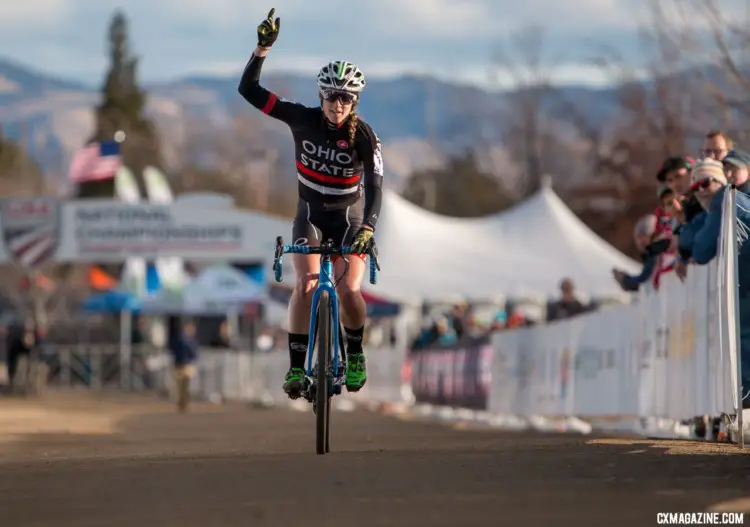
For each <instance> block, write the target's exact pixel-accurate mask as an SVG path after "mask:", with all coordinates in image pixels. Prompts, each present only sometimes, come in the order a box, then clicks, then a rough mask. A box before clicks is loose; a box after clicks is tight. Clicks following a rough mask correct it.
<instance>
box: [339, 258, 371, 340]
mask: <svg viewBox="0 0 750 527" xmlns="http://www.w3.org/2000/svg"><path fill="white" fill-rule="evenodd" d="M346 258H347V259H348V260H349V266H348V267H349V268H348V270H347V265H346V261H345V260H344V259H343V258H338V259H337V260H336V262H335V263H334V274H335V276H336V279H337V280H339V282H338V286H337V287H336V293H337V294H338V297H339V305H340V306H341V323H342V324H343V325H344V327H345V328H352V329H356V328H361V327H362V326H364V325H365V319H366V318H367V305H366V304H365V299H364V298H362V279H363V277H364V275H365V261H364V260H363V259H362V258H360V257H358V256H347V257H346ZM345 270H346V274H344V271H345Z"/></svg>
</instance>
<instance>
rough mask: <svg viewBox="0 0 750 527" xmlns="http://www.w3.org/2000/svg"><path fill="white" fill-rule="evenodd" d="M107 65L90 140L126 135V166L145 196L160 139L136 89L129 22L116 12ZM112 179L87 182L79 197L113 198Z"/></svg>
mask: <svg viewBox="0 0 750 527" xmlns="http://www.w3.org/2000/svg"><path fill="white" fill-rule="evenodd" d="M108 42H109V55H110V66H109V71H108V72H107V77H106V80H105V82H104V86H103V87H102V102H101V104H100V105H99V106H98V107H97V108H96V110H95V113H96V130H95V132H94V134H93V136H92V137H91V139H90V141H91V142H93V141H103V140H112V139H113V138H114V136H115V133H116V132H117V131H119V130H122V131H123V132H125V134H126V139H125V142H124V143H123V144H122V155H123V160H124V163H125V165H126V166H127V167H128V168H129V169H130V170H132V171H133V174H135V176H136V180H137V181H138V184H139V186H140V187H141V194H142V195H145V187H144V184H143V181H142V175H141V174H142V172H143V169H144V168H145V167H146V166H148V165H152V166H156V167H159V166H160V165H161V160H160V157H161V156H160V148H159V138H158V134H157V131H156V126H155V125H154V123H153V122H152V121H151V120H150V119H149V118H148V117H147V116H146V115H145V107H146V99H147V97H146V94H145V92H144V91H143V90H142V89H141V88H140V87H139V86H138V82H137V70H138V59H137V58H136V57H134V56H133V55H132V53H131V50H130V42H129V38H128V20H127V18H126V16H125V14H124V13H122V12H120V11H117V12H116V13H115V14H114V16H113V17H112V22H111V23H110V26H109V35H108ZM114 194H115V189H114V180H108V181H100V182H90V183H84V184H81V185H79V187H78V196H79V197H82V198H85V197H92V198H95V197H99V198H104V197H107V198H109V197H113V196H114Z"/></svg>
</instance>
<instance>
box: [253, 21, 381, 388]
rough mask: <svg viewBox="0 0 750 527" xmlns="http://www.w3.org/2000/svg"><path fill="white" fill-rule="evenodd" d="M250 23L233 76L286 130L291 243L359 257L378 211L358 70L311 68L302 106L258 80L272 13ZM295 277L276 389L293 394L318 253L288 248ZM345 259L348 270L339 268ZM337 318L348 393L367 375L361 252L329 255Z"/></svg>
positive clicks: (376, 156)
mask: <svg viewBox="0 0 750 527" xmlns="http://www.w3.org/2000/svg"><path fill="white" fill-rule="evenodd" d="M274 12H275V10H274V9H271V11H270V12H269V13H268V18H266V20H264V21H263V22H262V23H261V24H260V25H259V26H258V46H257V47H256V48H255V51H254V52H253V56H252V57H251V58H250V62H248V64H247V67H246V68H245V72H244V73H243V74H242V79H241V80H240V86H239V92H240V94H241V95H242V96H243V97H244V98H245V100H247V101H248V102H249V103H250V104H252V105H253V106H255V107H256V108H258V109H259V110H261V111H262V112H263V113H265V114H267V115H270V116H271V117H273V118H275V119H278V120H280V121H283V122H284V123H286V124H287V125H288V126H289V128H290V129H291V131H292V136H293V138H294V146H295V157H296V162H297V179H298V181H299V184H298V189H299V203H298V206H297V215H296V218H295V219H294V225H293V227H292V238H293V239H294V243H295V244H297V245H304V244H309V245H319V244H320V242H321V241H324V240H328V239H332V240H333V241H334V243H337V244H340V245H351V246H352V248H353V249H354V251H355V252H356V253H358V254H359V255H360V256H361V255H362V254H363V253H366V252H367V250H368V249H369V246H370V243H371V239H372V236H373V232H374V231H375V224H376V222H377V219H378V215H379V213H380V203H381V198H382V190H381V188H382V180H383V159H382V155H381V148H380V140H379V139H378V137H377V135H375V132H374V131H373V130H372V128H370V126H369V125H368V124H367V123H365V122H364V121H363V120H361V119H360V118H359V117H358V116H357V113H356V108H357V103H358V102H359V97H360V95H361V93H362V90H363V89H364V87H365V77H364V75H363V74H362V72H361V71H360V70H359V68H357V66H355V65H354V64H351V63H349V62H343V61H335V62H331V63H329V64H327V65H325V66H323V68H322V69H321V70H320V72H319V73H318V90H319V92H318V94H319V97H320V106H318V107H314V108H309V107H306V106H303V105H301V104H297V103H294V102H290V101H286V100H284V99H282V98H281V97H278V96H277V95H276V94H274V93H271V92H269V91H268V90H266V89H265V88H263V87H262V86H261V85H260V82H259V81H260V70H261V67H262V66H263V61H264V60H265V56H266V55H267V54H268V51H269V50H270V49H271V46H273V44H274V42H276V38H277V37H278V35H279V25H280V22H281V21H280V19H278V18H277V19H276V20H274V19H273V15H274ZM293 256H294V260H293V262H294V270H295V272H296V275H297V282H296V283H295V286H294V292H293V293H292V298H291V300H290V302H289V360H290V367H289V371H288V372H287V374H286V377H285V378H284V391H285V392H286V393H287V395H288V396H289V397H290V398H292V399H296V398H298V397H299V396H300V395H301V392H302V389H303V387H304V378H305V373H304V363H305V357H306V354H307V342H308V338H309V335H308V331H309V323H310V308H311V303H312V295H313V292H314V291H315V287H316V285H317V274H318V273H319V271H320V260H319V257H318V256H315V255H302V254H295V255H293ZM347 263H348V271H347ZM334 270H335V273H336V276H337V277H339V276H341V275H342V274H343V275H344V276H343V277H342V278H341V280H340V281H339V284H338V286H337V290H338V296H339V301H340V303H341V321H342V324H343V326H344V333H345V334H346V387H347V390H349V391H352V392H355V391H358V390H359V389H361V388H362V386H364V384H365V381H366V380H367V371H366V369H365V358H364V353H363V350H362V335H363V333H364V326H365V318H366V314H367V311H366V306H365V301H364V299H363V298H362V293H361V291H360V287H361V284H362V278H363V275H364V271H365V262H364V258H363V257H361V258H360V257H356V256H355V257H352V258H349V259H348V262H345V261H343V260H341V259H339V260H337V261H335V263H334Z"/></svg>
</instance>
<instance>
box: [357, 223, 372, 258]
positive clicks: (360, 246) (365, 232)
mask: <svg viewBox="0 0 750 527" xmlns="http://www.w3.org/2000/svg"><path fill="white" fill-rule="evenodd" d="M374 235H375V233H374V232H373V231H372V229H369V228H367V227H362V228H361V229H359V231H358V232H357V234H356V235H355V236H354V240H353V241H352V253H354V254H365V253H366V252H368V251H369V250H370V242H371V241H372V237H373V236H374Z"/></svg>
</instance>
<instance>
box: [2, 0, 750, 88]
mask: <svg viewBox="0 0 750 527" xmlns="http://www.w3.org/2000/svg"><path fill="white" fill-rule="evenodd" d="M666 1H670V0H666ZM681 1H684V2H690V1H696V0H681ZM698 1H700V0H698ZM720 1H721V2H723V3H724V4H725V5H726V6H728V7H726V8H727V9H729V10H732V11H733V12H735V13H736V14H737V15H741V14H743V13H744V14H745V15H743V16H747V14H748V13H750V9H748V13H745V9H746V8H745V7H744V6H745V4H746V3H747V4H750V2H748V0H720ZM650 4H651V0H349V1H344V0H269V1H268V2H260V1H258V0H119V1H118V0H4V1H0V50H2V54H3V55H4V56H5V57H7V58H10V59H12V60H15V61H17V62H20V63H22V64H24V65H27V66H32V67H33V68H35V69H38V70H42V71H45V72H50V73H54V74H57V75H60V76H63V77H66V78H71V79H75V80H78V81H82V82H86V83H90V84H98V83H99V82H100V80H101V79H102V77H103V74H104V71H105V69H106V65H107V60H108V58H107V47H106V33H107V25H108V22H109V19H110V17H111V16H112V13H113V12H114V10H115V9H118V8H122V9H123V10H124V12H125V13H126V14H127V16H128V18H129V21H130V34H131V40H132V45H133V51H134V52H135V53H136V54H137V55H139V56H140V57H142V58H141V65H140V69H139V71H140V78H141V80H142V81H144V82H159V81H165V80H171V79H174V78H178V77H181V76H186V75H191V74H220V75H227V76H228V75H233V74H237V73H238V72H240V71H241V70H242V68H243V66H244V64H245V62H246V60H247V58H248V57H249V55H250V53H251V52H252V49H253V48H254V46H255V44H256V38H257V37H256V27H257V25H258V24H259V23H260V22H261V21H262V20H263V18H265V16H266V15H267V13H268V10H269V9H270V8H271V7H275V8H276V14H277V16H280V17H281V32H280V36H279V39H278V41H277V44H276V45H275V46H274V49H273V51H272V54H271V55H270V56H269V58H268V59H267V61H266V67H265V68H266V71H272V70H275V71H293V72H304V73H307V74H310V75H314V74H315V73H316V72H317V70H318V69H319V68H320V66H322V65H323V63H325V62H328V61H330V60H336V59H341V60H348V61H351V62H355V63H357V64H358V65H359V66H360V67H361V68H362V70H363V71H364V72H365V75H366V76H368V75H369V76H380V77H383V76H394V75H399V74H403V73H417V74H424V73H426V74H431V75H436V76H438V77H441V78H446V79H450V80H453V81H456V82H461V83H469V84H479V85H483V86H485V87H486V86H487V85H488V84H491V83H497V85H498V86H499V87H504V86H507V85H509V84H512V81H511V79H512V76H511V75H509V72H508V70H507V68H505V69H503V68H497V67H493V66H492V55H493V50H496V49H498V47H501V48H502V49H504V50H505V52H504V54H505V56H508V57H511V60H513V61H516V63H522V62H523V56H524V53H523V52H522V51H521V50H520V49H518V46H517V45H514V44H513V43H514V42H516V43H517V42H518V40H517V39H516V40H514V39H513V37H512V35H514V34H517V33H518V32H519V31H521V30H523V29H524V28H527V27H529V26H530V25H534V26H538V27H542V28H544V29H543V31H544V46H543V53H542V56H543V60H544V61H545V62H546V63H548V64H549V65H550V72H551V74H552V76H553V78H554V79H555V80H557V81H558V82H566V83H576V84H592V85H597V84H602V83H606V82H608V81H609V80H610V79H609V78H607V76H606V75H604V74H603V73H602V71H601V70H600V69H599V68H597V67H595V66H592V65H591V59H592V58H593V57H596V56H600V55H601V53H602V51H601V50H602V49H603V47H605V46H606V47H609V48H613V49H617V50H618V52H619V53H621V54H622V55H624V56H625V57H626V58H627V59H628V60H629V61H632V62H637V61H638V60H639V57H640V56H641V53H642V49H643V41H642V40H639V38H638V30H639V27H642V25H643V24H644V23H645V22H647V21H648V20H649V13H650V11H649V5H650ZM696 18H697V19H698V20H695V21H694V23H696V24H700V20H699V18H700V17H696ZM748 20H750V17H749V18H748ZM691 23H693V22H691ZM491 70H493V71H495V73H496V74H495V75H494V76H492V75H491V74H490V71H491ZM493 78H494V79H495V80H492V79H493Z"/></svg>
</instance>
